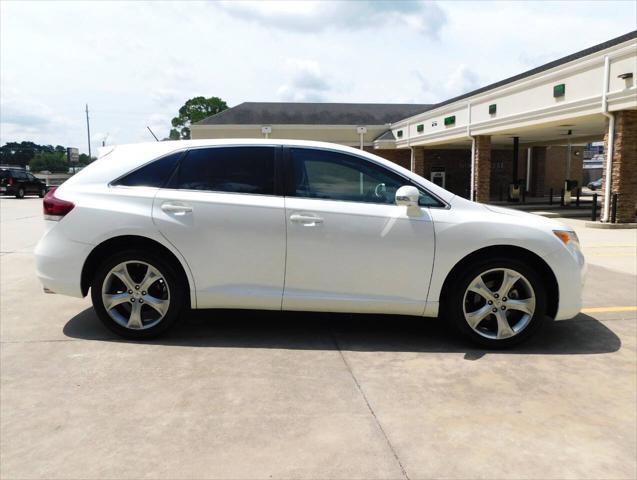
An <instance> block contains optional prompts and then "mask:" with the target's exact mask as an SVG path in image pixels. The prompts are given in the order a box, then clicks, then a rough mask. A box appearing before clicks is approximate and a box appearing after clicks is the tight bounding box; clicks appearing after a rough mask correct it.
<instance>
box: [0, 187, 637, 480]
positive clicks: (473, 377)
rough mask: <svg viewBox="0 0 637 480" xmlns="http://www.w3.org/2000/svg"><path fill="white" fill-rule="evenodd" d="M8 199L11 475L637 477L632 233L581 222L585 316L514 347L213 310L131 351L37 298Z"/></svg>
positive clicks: (3, 427)
mask: <svg viewBox="0 0 637 480" xmlns="http://www.w3.org/2000/svg"><path fill="white" fill-rule="evenodd" d="M40 208H41V200H39V199H27V200H22V201H19V200H14V199H11V198H3V199H1V200H0V227H1V228H0V234H1V235H0V294H1V296H0V341H1V344H0V382H1V383H0V477H1V478H2V479H17V478H25V479H26V478H42V479H55V478H165V479H168V478H170V479H186V478H250V479H256V478H259V479H260V478H263V479H269V478H321V479H326V478H332V479H347V478H365V479H376V478H383V479H385V478H391V479H406V478H409V479H418V478H458V479H460V478H462V479H467V478H506V479H509V478H511V479H513V478H516V479H517V478H525V479H526V478H528V479H531V478H533V479H538V478H555V479H557V478H578V479H580V478H590V479H599V478H625V479H634V478H636V477H637V462H636V453H635V452H636V451H637V419H636V398H637V385H636V382H637V353H636V350H635V348H636V336H637V331H636V324H637V321H636V320H637V312H636V311H635V306H637V257H636V251H637V232H636V231H635V230H593V229H586V228H584V222H583V221H582V222H580V221H575V220H574V221H570V222H569V223H571V224H572V225H574V226H575V228H576V230H577V232H578V234H579V235H580V238H581V240H582V244H583V246H584V251H585V253H586V255H587V258H588V260H589V263H590V270H589V277H588V284H587V287H586V292H585V307H586V309H585V313H582V314H580V315H578V316H577V317H576V318H575V319H573V320H569V321H562V322H553V323H551V324H550V325H548V326H547V328H546V329H545V331H544V332H543V334H542V335H541V336H540V337H539V338H535V339H533V340H532V341H531V342H530V343H527V344H525V345H524V346H523V347H521V348H518V349H516V350H511V351H506V352H487V351H483V350H479V349H476V348H474V347H472V346H471V345H469V344H467V343H465V342H464V341H462V340H459V339H457V338H456V337H455V336H454V335H452V334H451V333H450V332H448V331H447V329H446V328H445V327H444V325H442V323H441V322H439V321H437V320H429V319H424V320H423V319H417V318H408V317H393V316H357V315H324V314H299V313H285V314H282V313H268V312H242V313H238V312H228V311H204V312H198V313H196V314H192V315H190V316H189V317H188V318H186V319H184V321H182V322H181V324H180V325H179V326H178V327H177V328H176V329H175V330H173V331H171V332H170V334H169V335H167V336H166V337H163V338H162V339H160V340H155V341H151V342H148V343H135V342H130V341H123V340H121V339H119V338H116V337H114V336H113V335H111V334H110V333H109V332H108V331H107V330H105V328H103V327H102V326H101V324H100V323H99V322H98V320H97V318H96V316H95V314H94V313H93V311H92V309H91V307H90V303H89V301H88V299H72V298H66V297H62V296H57V295H45V294H44V293H42V292H41V287H40V285H39V284H38V281H37V279H36V278H35V276H34V261H33V257H32V250H33V247H34V246H35V244H36V242H37V240H38V238H39V236H40V235H41V233H42V230H43V220H42V215H41V212H40Z"/></svg>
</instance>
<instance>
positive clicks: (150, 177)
mask: <svg viewBox="0 0 637 480" xmlns="http://www.w3.org/2000/svg"><path fill="white" fill-rule="evenodd" d="M182 154H183V152H177V153H172V154H170V155H167V156H165V157H162V158H160V159H158V160H155V161H153V162H151V163H148V164H146V165H144V166H143V167H141V168H138V169H137V170H135V171H134V172H132V173H129V174H128V175H126V176H124V177H122V178H120V179H119V180H117V181H115V182H113V185H124V186H126V187H163V186H164V185H165V184H166V182H167V181H168V179H169V178H170V174H171V173H172V172H173V170H174V169H175V166H176V165H177V162H178V161H179V158H180V157H181V155H182Z"/></svg>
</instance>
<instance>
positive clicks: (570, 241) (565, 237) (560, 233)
mask: <svg viewBox="0 0 637 480" xmlns="http://www.w3.org/2000/svg"><path fill="white" fill-rule="evenodd" d="M553 233H554V234H555V236H556V237H557V238H559V239H560V240H561V241H562V242H563V243H564V245H567V246H568V245H573V246H576V247H578V248H579V238H577V233H575V232H574V231H573V230H553Z"/></svg>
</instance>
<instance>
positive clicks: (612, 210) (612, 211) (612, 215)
mask: <svg viewBox="0 0 637 480" xmlns="http://www.w3.org/2000/svg"><path fill="white" fill-rule="evenodd" d="M610 223H617V194H616V193H613V197H612V201H611V208H610Z"/></svg>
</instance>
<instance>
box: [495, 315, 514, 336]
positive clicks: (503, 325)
mask: <svg viewBox="0 0 637 480" xmlns="http://www.w3.org/2000/svg"><path fill="white" fill-rule="evenodd" d="M495 318H496V319H497V321H498V335H497V337H498V339H500V338H509V337H512V336H513V335H515V332H514V331H513V330H512V329H511V326H510V325H509V321H508V320H507V316H506V312H505V311H503V310H498V312H497V313H496V314H495Z"/></svg>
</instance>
